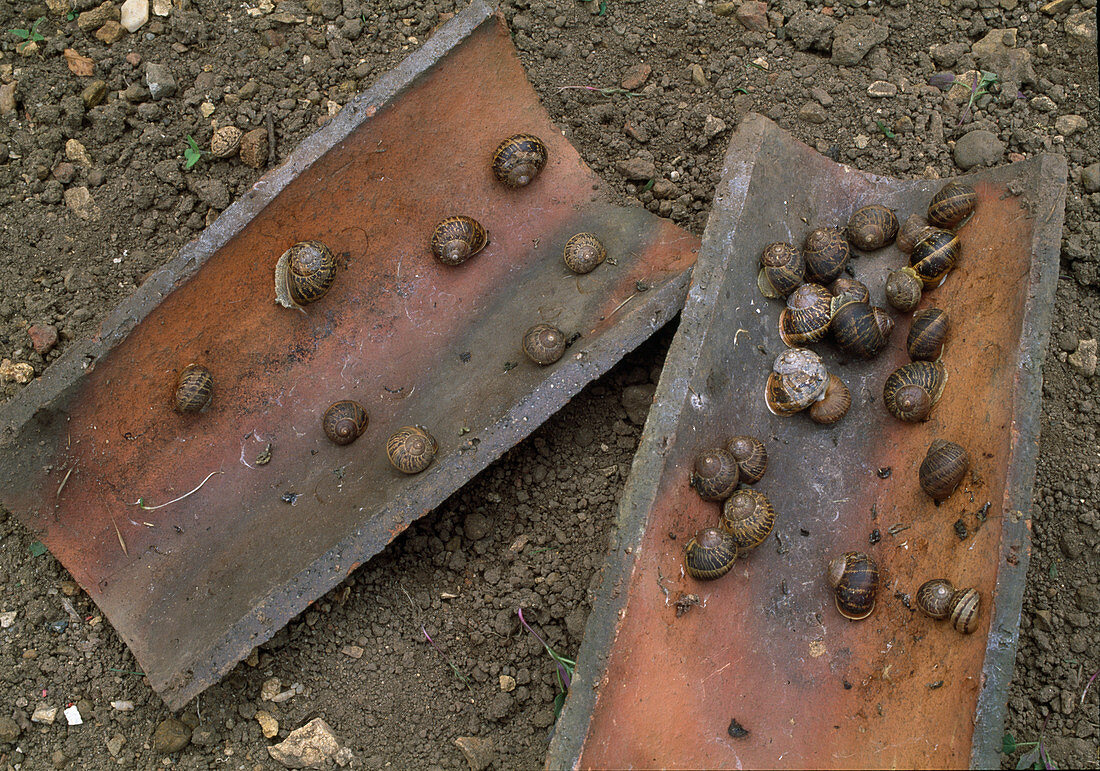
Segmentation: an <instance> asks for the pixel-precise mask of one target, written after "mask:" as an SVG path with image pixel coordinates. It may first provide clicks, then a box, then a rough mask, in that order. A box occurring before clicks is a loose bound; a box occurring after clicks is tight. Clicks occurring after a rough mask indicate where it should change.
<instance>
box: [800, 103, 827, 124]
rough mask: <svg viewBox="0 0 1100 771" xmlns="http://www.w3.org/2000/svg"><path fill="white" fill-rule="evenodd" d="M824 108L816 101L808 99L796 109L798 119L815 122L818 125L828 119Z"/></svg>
mask: <svg viewBox="0 0 1100 771" xmlns="http://www.w3.org/2000/svg"><path fill="white" fill-rule="evenodd" d="M828 118H829V116H828V115H827V114H826V113H825V108H824V107H822V106H821V105H820V104H818V103H817V102H815V101H813V100H810V101H808V102H806V104H804V105H802V107H801V108H800V109H799V110H798V119H799V120H801V121H802V122H804V123H816V124H818V125H820V124H822V123H824V122H825V121H826V120H828Z"/></svg>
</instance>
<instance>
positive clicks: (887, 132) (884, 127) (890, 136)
mask: <svg viewBox="0 0 1100 771" xmlns="http://www.w3.org/2000/svg"><path fill="white" fill-rule="evenodd" d="M875 123H877V124H878V130H879V131H881V132H882V133H883V134H885V135H886V138H887V139H894V138H895V137H896V136H897V135H896V134H894V132H893V131H891V130H890V127H889V126H887V125H886V124H885V123H883V122H882V121H880V120H876V121H875Z"/></svg>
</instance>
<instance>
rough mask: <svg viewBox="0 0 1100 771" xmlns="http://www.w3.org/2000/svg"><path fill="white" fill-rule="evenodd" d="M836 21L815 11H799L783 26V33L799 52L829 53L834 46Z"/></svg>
mask: <svg viewBox="0 0 1100 771" xmlns="http://www.w3.org/2000/svg"><path fill="white" fill-rule="evenodd" d="M834 29H836V20H835V19H833V18H832V17H831V16H826V15H825V14H823V13H817V12H815V11H799V12H798V13H796V14H795V15H794V16H792V17H791V18H790V20H789V21H788V22H787V23H786V24H784V25H783V32H785V33H786V35H787V38H788V39H790V41H791V42H792V43H793V44H794V47H795V48H797V49H798V50H799V51H806V50H809V49H813V50H815V51H822V52H825V53H828V52H829V51H830V50H831V48H832V45H833V30H834Z"/></svg>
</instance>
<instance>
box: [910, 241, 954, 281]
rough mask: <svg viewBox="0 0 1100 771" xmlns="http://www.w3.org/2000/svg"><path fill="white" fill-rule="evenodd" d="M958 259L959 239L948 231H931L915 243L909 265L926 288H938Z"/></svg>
mask: <svg viewBox="0 0 1100 771" xmlns="http://www.w3.org/2000/svg"><path fill="white" fill-rule="evenodd" d="M958 259H959V237H958V236H957V235H955V234H954V233H952V232H951V231H950V230H932V231H931V232H929V233H927V234H926V235H925V236H924V238H922V239H921V240H920V241H917V244H916V246H914V247H913V253H912V254H910V255H909V265H910V266H911V267H912V268H913V270H914V271H915V272H916V274H917V277H918V278H920V280H921V281H923V282H924V285H925V286H926V287H933V286H939V285H940V284H942V283H943V281H944V278H945V277H946V276H947V271H949V270H951V268H953V267H955V261H956V260H958Z"/></svg>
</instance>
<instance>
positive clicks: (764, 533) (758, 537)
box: [718, 488, 775, 549]
mask: <svg viewBox="0 0 1100 771" xmlns="http://www.w3.org/2000/svg"><path fill="white" fill-rule="evenodd" d="M774 526H775V509H774V508H773V507H772V504H771V501H769V500H768V498H767V496H765V495H764V494H763V493H760V492H757V491H756V490H750V489H748V488H745V489H742V490H738V491H737V492H735V493H734V494H733V495H731V496H730V497H729V499H728V500H727V501H726V502H725V503H724V504H722V519H721V520H720V521H719V523H718V529H719V530H722V531H724V532H726V533H729V534H730V535H732V536H733V541H734V543H736V544H737V548H738V549H755V548H756V547H757V546H759V545H760V544H762V543H764V541H765V540H766V539H767V537H768V536H769V535H771V532H772V528H773V527H774Z"/></svg>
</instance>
